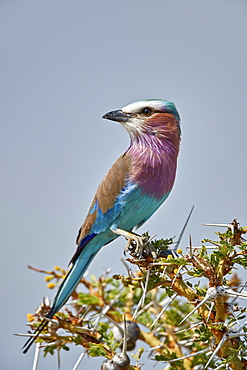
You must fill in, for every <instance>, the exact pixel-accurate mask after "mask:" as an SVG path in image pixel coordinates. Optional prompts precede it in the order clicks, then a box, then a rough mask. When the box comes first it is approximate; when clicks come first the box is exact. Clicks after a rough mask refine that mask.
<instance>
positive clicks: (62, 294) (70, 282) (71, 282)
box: [22, 244, 101, 353]
mask: <svg viewBox="0 0 247 370" xmlns="http://www.w3.org/2000/svg"><path fill="white" fill-rule="evenodd" d="M100 248H101V244H100V245H99V246H98V247H97V248H95V246H94V248H90V247H89V246H88V245H87V246H86V247H85V249H84V250H83V251H82V253H81V254H80V255H79V256H78V258H77V260H76V261H75V263H74V264H73V266H72V267H71V269H70V270H69V272H68V274H67V275H66V277H65V279H64V280H63V282H62V284H61V285H60V287H59V289H58V292H57V294H56V296H55V298H54V302H53V305H52V307H51V309H50V311H49V312H48V313H47V315H46V316H45V318H44V320H42V322H41V323H40V325H39V326H38V328H37V329H36V331H35V333H34V334H35V335H34V336H33V337H30V338H29V339H28V341H27V342H26V343H25V344H24V346H23V348H22V349H23V353H27V351H28V350H29V348H30V347H31V345H32V344H33V343H34V342H35V340H36V339H37V338H38V336H39V334H40V333H41V332H42V331H43V330H44V328H45V327H46V325H47V324H48V321H47V320H46V318H47V319H51V318H52V317H53V316H54V315H55V314H56V313H57V312H58V311H59V310H60V308H61V307H62V306H63V305H64V304H65V303H66V301H67V300H68V299H69V297H70V296H71V294H72V292H73V290H74V289H75V288H76V286H77V285H78V284H79V282H80V280H81V278H82V276H83V274H84V272H85V271H86V269H87V267H88V266H89V264H90V263H91V261H92V260H93V258H94V257H95V255H96V254H97V252H98V251H99V249H100ZM91 249H93V250H94V253H91V252H90V250H91Z"/></svg>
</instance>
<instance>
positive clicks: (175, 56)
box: [0, 0, 247, 370]
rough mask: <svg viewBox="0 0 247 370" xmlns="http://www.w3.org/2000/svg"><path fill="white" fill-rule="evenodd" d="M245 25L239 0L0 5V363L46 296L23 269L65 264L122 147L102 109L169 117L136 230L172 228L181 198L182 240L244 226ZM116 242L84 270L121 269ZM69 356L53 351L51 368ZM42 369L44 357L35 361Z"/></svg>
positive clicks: (26, 363) (12, 356) (16, 351)
mask: <svg viewBox="0 0 247 370" xmlns="http://www.w3.org/2000/svg"><path fill="white" fill-rule="evenodd" d="M246 35H247V2H246V1H245V0H243V1H241V0H237V1H236V0H235V1H234V0H232V1H229V0H217V1H202V0H180V1H179V0H173V1H166V0H160V1H159V0H152V1H148V0H125V1H117V0H111V1H110V0H104V1H99V0H98V1H82V0H80V1H79V0H73V1H64V0H59V1H58V0H57V1H55V0H54V1H53V0H42V1H31V0H22V1H20V0H1V1H0V48H1V58H0V71H1V77H0V78H1V82H0V95H1V98H0V105H1V109H0V125H1V134H0V141H1V142H0V151H1V183H0V187H1V223H0V225H1V256H2V264H1V271H2V272H1V275H2V279H1V296H2V302H1V308H0V310H1V346H0V366H1V368H2V369H5V370H12V369H31V368H32V362H33V352H34V349H32V350H31V351H30V352H29V353H28V354H27V355H23V354H22V352H21V346H22V345H23V343H24V338H19V337H15V336H13V333H25V332H26V330H27V327H26V325H25V323H26V314H27V313H28V312H31V313H33V312H34V309H35V308H37V306H38V305H39V303H40V302H41V300H42V298H43V296H46V295H48V296H49V297H50V298H53V296H54V293H55V292H54V291H49V290H48V289H47V287H46V284H45V282H44V281H43V276H42V275H40V274H38V273H35V272H33V271H30V270H28V269H27V265H32V266H35V267H38V268H42V269H52V268H53V266H55V265H60V266H62V267H66V266H67V263H68V261H69V260H70V258H71V257H72V255H73V253H74V251H75V237H76V235H77V231H78V229H79V227H80V226H81V223H82V222H83V219H84V217H85V215H86V213H87V211H88V207H89V205H90V203H91V200H92V197H93V196H94V192H95V190H96V188H97V185H98V184H99V182H100V180H101V179H102V177H103V176H104V175H105V173H106V172H107V170H108V169H109V167H110V166H111V164H112V163H113V162H114V161H115V159H116V158H117V157H118V156H119V155H120V154H122V153H123V152H124V151H125V149H126V148H127V146H128V143H129V138H128V135H127V133H126V132H125V130H124V129H123V128H122V127H120V125H119V124H117V123H114V122H110V121H106V120H102V119H101V117H102V115H103V114H104V113H106V112H108V111H110V110H114V109H120V108H122V107H123V106H125V105H126V104H128V103H131V102H133V101H137V100H141V99H147V98H161V99H166V100H171V101H173V102H174V103H175V104H176V105H177V108H178V110H179V113H180V115H181V119H182V123H181V125H182V134H183V136H182V143H181V151H180V156H179V161H178V171H177V178H176V183H175V186H174V189H173V191H172V193H171V195H170V197H169V198H168V200H167V201H166V202H165V204H164V205H163V206H162V207H161V208H160V209H159V211H158V212H156V214H155V215H154V216H153V217H152V219H151V220H150V221H148V222H147V223H146V224H145V225H144V226H143V227H142V229H141V231H143V232H144V231H147V230H149V231H150V233H151V234H152V235H153V234H157V237H160V238H161V237H164V238H167V237H172V236H174V235H178V234H179V232H180V230H181V228H182V226H183V224H184V221H185V219H186V217H187V215H188V213H189V211H190V208H191V207H192V205H195V210H194V213H193V215H192V218H191V221H190V223H189V226H188V228H187V230H186V233H185V236H184V238H183V240H182V244H181V247H182V248H183V249H185V246H186V245H187V243H188V236H189V234H192V237H193V241H194V244H195V245H196V244H199V243H200V241H201V240H202V239H203V238H205V237H209V238H214V229H213V228H208V227H205V226H202V224H203V223H228V222H231V221H232V220H233V218H237V219H238V221H239V222H240V223H241V225H242V226H244V225H247V217H246V205H247V204H246V203H247V202H246V180H247V174H246V140H247V126H246V104H247V103H246V97H247V94H246V93H247V68H246V67H247V36H246ZM124 245H125V240H124V239H118V240H117V241H115V242H114V243H112V244H110V245H108V246H107V247H105V248H103V249H102V250H101V251H100V252H99V254H98V255H97V257H96V258H95V260H94V261H93V263H92V264H91V266H90V273H93V274H96V275H97V276H99V275H100V274H101V273H104V271H105V269H106V268H108V267H112V269H113V270H112V272H113V273H116V272H117V273H125V268H124V266H123V265H122V264H121V262H120V258H121V257H122V256H123V248H124ZM109 256H110V258H109ZM140 345H142V344H141V343H140ZM80 353H81V349H80V348H73V349H71V351H70V352H69V353H68V352H66V353H62V366H61V370H64V369H66V370H67V369H72V367H73V365H74V364H75V362H76V360H77V358H78V356H79V354H80ZM101 362H102V359H100V360H98V359H84V360H83V362H82V364H81V365H80V369H83V368H85V367H86V368H87V369H88V370H91V369H92V370H93V369H96V368H99V367H100V365H99V364H100V363H101ZM161 367H162V364H161V365H160V366H159V368H161ZM48 368H49V369H56V368H57V358H56V356H54V357H51V356H49V357H47V358H46V359H43V358H41V359H40V362H39V367H38V369H39V370H43V369H48ZM145 369H146V370H148V369H149V365H148V364H146V365H145V366H143V370H145Z"/></svg>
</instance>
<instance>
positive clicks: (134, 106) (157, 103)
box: [122, 100, 164, 113]
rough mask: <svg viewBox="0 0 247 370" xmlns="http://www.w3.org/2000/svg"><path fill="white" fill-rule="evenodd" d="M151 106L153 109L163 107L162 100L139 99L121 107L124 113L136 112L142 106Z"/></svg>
mask: <svg viewBox="0 0 247 370" xmlns="http://www.w3.org/2000/svg"><path fill="white" fill-rule="evenodd" d="M146 107H148V108H152V109H154V110H161V109H162V108H164V100H140V101H137V102H135V103H131V104H128V105H126V106H125V107H123V108H122V111H123V112H124V113H138V112H139V111H140V110H141V109H143V108H146Z"/></svg>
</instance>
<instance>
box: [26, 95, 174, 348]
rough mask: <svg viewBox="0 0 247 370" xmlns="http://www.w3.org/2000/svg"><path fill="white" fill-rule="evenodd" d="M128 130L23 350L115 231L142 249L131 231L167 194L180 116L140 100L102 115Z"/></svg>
mask: <svg viewBox="0 0 247 370" xmlns="http://www.w3.org/2000/svg"><path fill="white" fill-rule="evenodd" d="M102 118H104V119H107V120H111V121H115V122H118V123H120V124H121V125H122V126H123V127H124V128H125V129H126V130H127V132H128V134H129V137H130V144H129V147H128V149H127V150H126V151H125V152H124V154H122V155H121V156H120V157H119V158H118V159H117V160H116V161H115V163H114V164H113V165H112V167H111V168H110V170H109V171H108V173H107V174H106V176H105V177H104V178H103V180H102V182H101V183H100V185H99V187H98V189H97V191H96V194H95V197H94V199H93V201H92V204H91V207H90V208H89V212H88V214H87V216H86V218H85V221H84V223H83V224H82V226H81V228H80V230H79V233H78V236H77V239H76V244H77V249H76V251H75V254H74V255H73V257H72V259H71V261H70V264H71V267H70V269H69V271H68V273H67V275H66V277H65V279H64V280H63V282H62V283H61V285H60V287H59V289H58V291H57V294H56V296H55V298H54V300H53V304H52V306H51V308H50V310H49V312H48V313H47V314H46V316H45V317H44V319H43V321H42V322H41V324H40V326H39V327H38V328H37V329H36V331H35V332H34V335H33V336H31V337H30V338H29V339H28V341H27V342H26V343H25V344H24V346H23V353H26V352H27V351H28V350H29V348H30V347H31V345H32V344H33V343H34V342H35V340H36V339H37V337H38V336H39V334H40V333H41V332H42V330H43V329H44V328H45V327H46V325H47V322H48V320H49V319H52V317H53V316H54V315H55V314H56V313H57V312H58V311H59V310H60V309H61V308H62V306H63V305H64V304H65V303H66V302H67V300H68V299H69V297H70V295H71V294H72V292H73V290H74V289H75V288H76V286H77V285H78V284H79V282H80V280H81V278H82V276H83V274H84V273H85V271H86V270H87V268H88V266H89V264H90V263H91V262H92V260H93V258H94V257H95V256H96V254H97V253H98V252H99V250H100V249H101V248H102V247H103V246H104V245H106V244H108V243H110V242H112V241H113V240H114V239H116V238H117V237H119V236H123V237H125V238H126V239H127V241H128V244H127V245H128V246H130V245H131V243H133V242H134V244H135V245H136V246H137V254H139V255H140V254H141V253H142V249H143V248H142V247H143V244H144V242H143V237H141V236H139V235H137V234H136V233H134V232H133V229H134V228H138V227H140V226H141V225H143V224H144V223H145V222H146V221H147V220H148V219H149V218H150V217H151V216H152V215H153V213H154V212H155V211H156V210H157V209H158V208H159V207H160V206H161V204H162V203H163V202H164V201H165V200H166V198H167V197H168V195H169V194H170V192H171V190H172V187H173V184H174V180H175V175H176V168H177V157H178V153H179V148H180V140H181V127H180V116H179V113H178V111H177V108H176V106H175V104H174V103H172V102H170V101H167V100H162V99H145V100H140V101H137V102H134V103H130V104H128V105H126V106H125V107H123V108H122V109H119V110H114V111H110V112H108V113H106V114H104V115H103V117H102Z"/></svg>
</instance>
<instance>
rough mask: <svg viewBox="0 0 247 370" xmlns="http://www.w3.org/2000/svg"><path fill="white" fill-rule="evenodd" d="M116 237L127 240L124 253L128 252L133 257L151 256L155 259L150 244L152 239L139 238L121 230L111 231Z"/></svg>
mask: <svg viewBox="0 0 247 370" xmlns="http://www.w3.org/2000/svg"><path fill="white" fill-rule="evenodd" d="M111 230H112V232H114V233H115V234H117V235H121V236H124V237H125V239H127V245H126V247H125V248H124V253H126V252H129V253H130V254H131V255H132V256H134V257H145V256H147V255H148V254H151V255H152V257H153V258H156V257H157V255H156V252H155V248H154V246H153V244H151V243H150V241H151V239H152V238H149V237H147V236H141V235H138V234H135V233H133V232H129V231H125V230H122V229H118V228H117V229H111Z"/></svg>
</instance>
